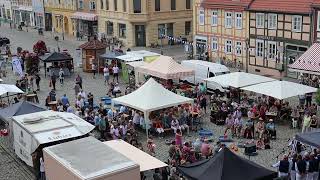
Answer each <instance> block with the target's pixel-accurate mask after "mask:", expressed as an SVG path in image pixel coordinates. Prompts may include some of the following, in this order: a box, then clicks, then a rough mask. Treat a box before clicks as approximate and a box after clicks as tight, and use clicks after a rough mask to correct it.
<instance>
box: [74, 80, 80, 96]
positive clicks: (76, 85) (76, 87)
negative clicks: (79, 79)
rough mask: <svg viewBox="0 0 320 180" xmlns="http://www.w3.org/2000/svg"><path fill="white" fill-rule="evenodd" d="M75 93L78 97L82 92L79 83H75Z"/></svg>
mask: <svg viewBox="0 0 320 180" xmlns="http://www.w3.org/2000/svg"><path fill="white" fill-rule="evenodd" d="M73 89H74V94H75V96H76V97H77V96H78V94H79V92H80V89H81V88H80V85H79V84H78V83H76V84H75V85H74V88H73Z"/></svg>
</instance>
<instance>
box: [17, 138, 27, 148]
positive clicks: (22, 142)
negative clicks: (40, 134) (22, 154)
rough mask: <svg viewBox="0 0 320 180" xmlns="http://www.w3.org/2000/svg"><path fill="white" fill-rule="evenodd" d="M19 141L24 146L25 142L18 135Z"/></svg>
mask: <svg viewBox="0 0 320 180" xmlns="http://www.w3.org/2000/svg"><path fill="white" fill-rule="evenodd" d="M19 143H20V144H21V145H22V146H23V147H26V145H27V143H26V142H25V141H24V140H23V138H21V137H19Z"/></svg>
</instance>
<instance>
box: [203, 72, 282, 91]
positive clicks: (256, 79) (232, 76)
mask: <svg viewBox="0 0 320 180" xmlns="http://www.w3.org/2000/svg"><path fill="white" fill-rule="evenodd" d="M205 81H207V82H214V83H218V84H220V85H223V86H231V87H234V88H241V87H245V86H250V85H254V84H259V83H264V82H270V81H276V79H272V78H269V77H264V76H260V75H256V74H250V73H245V72H233V73H229V74H223V75H220V76H216V77H211V78H207V79H205Z"/></svg>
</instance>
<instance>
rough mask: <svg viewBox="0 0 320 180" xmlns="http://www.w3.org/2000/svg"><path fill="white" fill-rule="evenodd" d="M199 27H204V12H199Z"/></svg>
mask: <svg viewBox="0 0 320 180" xmlns="http://www.w3.org/2000/svg"><path fill="white" fill-rule="evenodd" d="M199 25H204V10H203V9H200V10H199Z"/></svg>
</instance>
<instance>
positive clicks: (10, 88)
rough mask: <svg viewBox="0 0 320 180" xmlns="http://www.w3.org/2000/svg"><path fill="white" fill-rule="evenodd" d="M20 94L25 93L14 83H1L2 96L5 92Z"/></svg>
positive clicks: (0, 91) (0, 92)
mask: <svg viewBox="0 0 320 180" xmlns="http://www.w3.org/2000/svg"><path fill="white" fill-rule="evenodd" d="M7 93H8V94H19V93H24V92H23V91H22V90H21V89H19V88H18V87H17V86H16V85H13V84H0V96H2V95H4V94H7Z"/></svg>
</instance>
